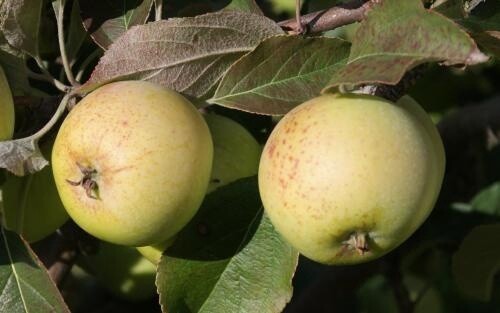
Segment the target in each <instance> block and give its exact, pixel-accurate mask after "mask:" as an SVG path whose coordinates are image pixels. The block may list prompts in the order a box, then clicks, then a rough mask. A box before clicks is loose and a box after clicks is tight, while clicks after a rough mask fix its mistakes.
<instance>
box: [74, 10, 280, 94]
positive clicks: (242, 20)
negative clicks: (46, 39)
mask: <svg viewBox="0 0 500 313" xmlns="http://www.w3.org/2000/svg"><path fill="white" fill-rule="evenodd" d="M282 33H283V31H282V30H281V28H280V27H279V26H278V25H277V24H276V23H275V22H273V21H272V20H270V19H268V18H266V17H264V16H261V15H257V14H250V13H244V12H240V11H225V10H224V11H221V12H217V13H208V14H205V15H200V16H196V17H187V18H171V19H169V20H167V21H165V20H162V21H158V22H153V23H148V24H146V25H141V26H135V27H134V28H132V29H130V30H129V31H128V32H126V33H125V34H124V35H123V36H122V37H120V38H119V39H118V40H117V41H116V42H115V43H114V44H113V45H112V46H111V47H110V49H109V50H108V51H106V53H105V54H104V56H103V57H102V58H101V60H100V62H99V64H98V65H97V67H96V68H95V70H94V72H93V73H92V76H91V77H90V79H89V81H88V82H87V83H86V84H85V85H83V86H82V88H80V90H79V91H80V92H88V91H91V90H93V89H94V88H97V87H98V86H100V85H102V84H105V83H107V82H110V81H115V80H124V79H137V80H148V81H152V82H155V83H159V84H161V85H163V86H165V87H168V88H172V89H174V90H177V91H179V92H181V93H183V94H184V95H187V96H191V97H202V96H204V95H206V94H207V93H208V92H209V91H210V90H213V89H214V88H215V85H216V83H217V82H218V80H219V79H220V78H221V77H222V75H223V74H224V72H225V71H226V70H227V69H228V68H229V66H230V65H231V64H233V63H234V62H235V61H236V60H237V59H239V58H240V57H241V56H242V55H243V54H245V53H246V52H248V51H250V50H252V49H253V48H255V46H257V45H258V44H259V43H260V41H262V40H263V39H264V38H267V37H270V36H273V35H277V34H282Z"/></svg>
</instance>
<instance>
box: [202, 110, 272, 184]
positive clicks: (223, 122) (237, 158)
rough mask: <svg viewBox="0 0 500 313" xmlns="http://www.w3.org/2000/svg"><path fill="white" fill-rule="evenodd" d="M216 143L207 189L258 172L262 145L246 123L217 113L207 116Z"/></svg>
mask: <svg viewBox="0 0 500 313" xmlns="http://www.w3.org/2000/svg"><path fill="white" fill-rule="evenodd" d="M205 121H206V122H207V124H208V128H209V129H210V134H211V135H212V140H213V143H214V160H213V164H212V174H211V177H210V185H209V186H208V192H212V191H214V190H215V189H217V188H218V187H221V186H225V185H227V184H229V183H232V182H234V181H235V180H238V179H240V178H244V177H249V176H253V175H257V172H258V170H259V160H260V154H261V152H262V148H261V147H260V145H259V143H258V142H257V140H255V138H254V137H253V136H252V134H250V132H248V130H246V129H245V128H244V127H243V126H241V125H240V124H238V123H237V122H235V121H233V120H232V119H230V118H227V117H225V116H222V115H218V114H207V115H205Z"/></svg>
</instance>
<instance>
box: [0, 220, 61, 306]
mask: <svg viewBox="0 0 500 313" xmlns="http://www.w3.org/2000/svg"><path fill="white" fill-rule="evenodd" d="M0 286H1V289H0V312H8V313H18V312H19V313H25V312H68V313H69V309H68V308H67V306H66V304H65V303H64V300H63V298H62V297H61V294H60V293H59V291H58V290H57V288H56V286H55V285H54V283H53V282H52V281H51V279H50V277H49V275H48V273H47V271H46V270H45V268H44V267H43V265H42V264H41V263H40V261H39V260H38V259H37V257H36V256H35V254H34V253H33V252H32V251H31V250H30V248H29V246H28V245H27V244H26V243H25V242H24V241H22V240H21V238H20V237H19V236H18V235H17V234H15V233H13V232H10V231H7V230H5V229H3V228H2V227H1V226H0Z"/></svg>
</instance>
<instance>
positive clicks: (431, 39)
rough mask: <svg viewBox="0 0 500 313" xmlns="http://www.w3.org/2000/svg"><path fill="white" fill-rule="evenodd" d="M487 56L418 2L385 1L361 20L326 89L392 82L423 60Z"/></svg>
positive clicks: (466, 60) (454, 60)
mask: <svg viewBox="0 0 500 313" xmlns="http://www.w3.org/2000/svg"><path fill="white" fill-rule="evenodd" d="M487 59H488V58H487V57H486V56H485V55H484V54H483V53H481V52H480V51H479V49H478V48H477V46H476V44H475V43H474V41H473V40H472V39H471V38H470V37H469V36H468V35H467V33H466V32H464V31H463V30H461V29H460V28H459V27H458V26H457V25H456V24H455V23H453V22H452V21H450V20H448V19H446V18H445V17H443V16H441V15H440V14H438V13H436V12H433V11H429V10H426V9H424V7H423V5H422V3H421V1H420V0H407V1H399V0H384V1H382V2H380V3H379V4H377V5H375V6H374V7H373V9H372V10H371V11H370V12H369V13H368V16H367V18H366V19H365V20H364V21H363V22H361V25H360V27H359V28H358V30H357V32H356V35H355V36H354V39H353V43H352V49H351V54H350V56H349V61H348V62H347V66H346V67H345V68H343V69H342V70H340V71H338V72H336V73H335V75H333V77H332V79H331V81H330V84H329V86H328V88H332V87H335V86H338V85H341V84H361V83H383V84H390V85H394V84H396V83H397V82H398V81H399V80H400V79H401V78H402V77H403V75H404V73H405V72H406V71H408V70H410V69H411V68H413V67H415V66H417V65H419V64H422V63H425V62H443V63H444V64H446V65H455V64H464V65H472V64H477V63H481V62H485V61H486V60H487ZM328 88H327V89H328Z"/></svg>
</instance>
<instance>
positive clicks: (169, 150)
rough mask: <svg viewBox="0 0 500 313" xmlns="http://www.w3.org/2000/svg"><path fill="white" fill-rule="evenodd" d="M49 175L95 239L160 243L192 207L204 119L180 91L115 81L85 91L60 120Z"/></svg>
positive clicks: (206, 151) (198, 196)
mask: <svg viewBox="0 0 500 313" xmlns="http://www.w3.org/2000/svg"><path fill="white" fill-rule="evenodd" d="M52 156H53V158H52V159H53V173H54V177H55V181H56V186H57V189H58V191H59V194H60V196H61V199H62V202H63V204H64V206H65V207H66V210H67V211H68V213H69V215H70V216H71V218H72V219H73V220H74V221H75V222H76V223H77V224H78V225H79V226H80V227H82V228H83V229H84V230H86V231H87V232H88V233H90V234H92V235H94V236H95V237H97V238H100V239H102V240H105V241H108V242H111V243H115V244H121V245H128V246H144V245H151V244H156V243H159V242H163V241H165V240H167V239H168V238H171V237H172V236H173V235H174V234H176V233H177V232H178V231H179V230H180V229H181V228H182V227H184V225H186V224H187V222H188V221H189V220H190V219H191V218H192V217H193V215H194V214H195V213H196V211H197V210H198V208H199V206H200V204H201V202H202V200H203V198H204V196H205V193H206V190H207V187H208V182H209V178H210V170H211V167H212V157H213V144H212V139H211V136H210V132H209V130H208V127H207V125H206V123H205V121H204V120H203V117H202V116H201V115H200V113H199V112H198V111H197V110H196V108H195V107H194V106H193V104H191V103H190V102H189V101H188V100H186V99H185V98H184V97H182V96H181V95H180V94H179V93H177V92H175V91H173V90H169V89H166V88H163V87H161V86H159V85H156V84H153V83H149V82H143V81H122V82H115V83H110V84H108V85H105V86H103V87H100V88H99V89H97V90H95V91H94V92H92V93H90V94H89V95H87V96H86V97H85V98H83V99H82V101H80V103H79V104H78V105H77V106H76V107H75V108H74V109H73V110H72V111H71V112H70V114H69V115H68V117H67V118H66V119H65V120H64V122H63V124H62V126H61V128H60V130H59V133H58V134H57V138H56V141H55V144H54V150H53V153H52Z"/></svg>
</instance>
